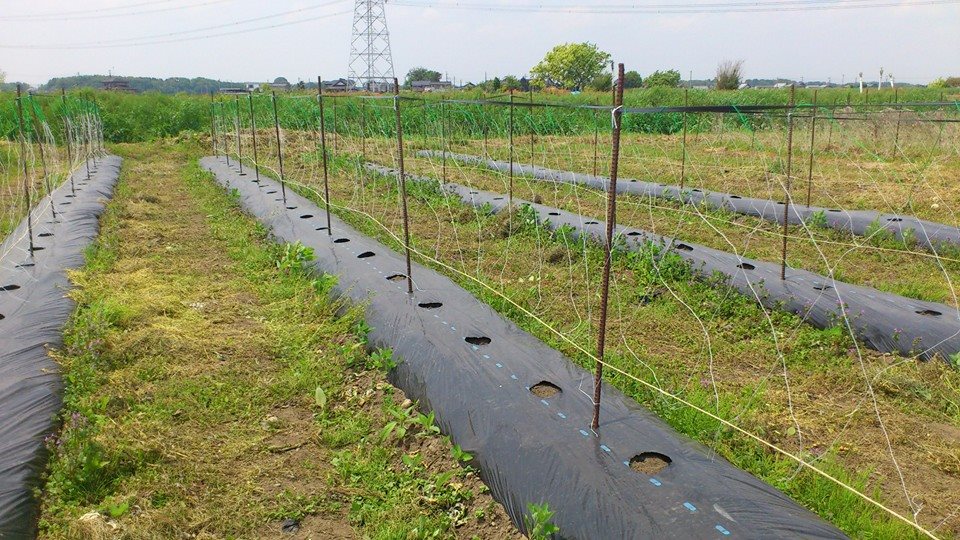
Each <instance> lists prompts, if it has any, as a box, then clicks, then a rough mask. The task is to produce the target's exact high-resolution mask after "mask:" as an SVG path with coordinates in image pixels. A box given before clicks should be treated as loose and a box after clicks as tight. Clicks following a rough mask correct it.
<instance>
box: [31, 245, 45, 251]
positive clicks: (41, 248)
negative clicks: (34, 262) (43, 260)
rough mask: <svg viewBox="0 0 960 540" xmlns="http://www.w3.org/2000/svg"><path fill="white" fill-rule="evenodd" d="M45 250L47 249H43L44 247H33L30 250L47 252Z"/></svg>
mask: <svg viewBox="0 0 960 540" xmlns="http://www.w3.org/2000/svg"><path fill="white" fill-rule="evenodd" d="M45 249H47V248H45V247H43V246H33V247H32V248H30V251H43V250H45Z"/></svg>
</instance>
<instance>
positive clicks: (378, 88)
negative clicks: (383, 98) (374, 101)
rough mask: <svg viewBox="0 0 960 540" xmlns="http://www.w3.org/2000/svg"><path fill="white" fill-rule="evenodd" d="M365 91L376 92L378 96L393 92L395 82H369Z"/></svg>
mask: <svg viewBox="0 0 960 540" xmlns="http://www.w3.org/2000/svg"><path fill="white" fill-rule="evenodd" d="M364 90H366V91H367V92H376V93H378V94H383V93H386V92H393V82H388V81H367V84H366V85H365V86H364Z"/></svg>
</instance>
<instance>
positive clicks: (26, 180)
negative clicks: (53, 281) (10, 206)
mask: <svg viewBox="0 0 960 540" xmlns="http://www.w3.org/2000/svg"><path fill="white" fill-rule="evenodd" d="M22 100H23V97H22V96H21V94H20V84H19V83H17V128H18V129H19V131H20V162H21V163H23V188H24V190H23V191H24V194H25V195H26V198H27V234H28V236H29V239H30V240H29V241H30V253H31V254H33V252H34V251H35V250H34V245H33V203H31V202H30V170H29V169H28V168H27V136H26V133H25V131H24V128H23V101H22Z"/></svg>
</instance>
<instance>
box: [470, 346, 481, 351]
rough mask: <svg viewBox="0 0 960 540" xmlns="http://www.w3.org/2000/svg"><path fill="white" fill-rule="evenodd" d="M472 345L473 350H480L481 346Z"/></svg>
mask: <svg viewBox="0 0 960 540" xmlns="http://www.w3.org/2000/svg"><path fill="white" fill-rule="evenodd" d="M471 347H473V350H475V351H479V350H480V347H477V346H476V345H471Z"/></svg>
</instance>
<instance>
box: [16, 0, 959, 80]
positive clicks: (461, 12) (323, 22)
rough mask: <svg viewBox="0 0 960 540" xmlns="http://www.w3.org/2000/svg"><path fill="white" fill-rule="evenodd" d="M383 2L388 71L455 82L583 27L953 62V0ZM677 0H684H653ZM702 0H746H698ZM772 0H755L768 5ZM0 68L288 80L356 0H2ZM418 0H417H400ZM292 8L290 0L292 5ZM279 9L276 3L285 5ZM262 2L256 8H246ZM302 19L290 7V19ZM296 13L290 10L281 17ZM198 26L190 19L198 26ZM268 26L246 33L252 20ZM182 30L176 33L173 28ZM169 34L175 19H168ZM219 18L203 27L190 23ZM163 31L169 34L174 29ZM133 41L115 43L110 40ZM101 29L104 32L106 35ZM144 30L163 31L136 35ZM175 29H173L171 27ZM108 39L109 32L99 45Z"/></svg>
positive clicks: (709, 42)
mask: <svg viewBox="0 0 960 540" xmlns="http://www.w3.org/2000/svg"><path fill="white" fill-rule="evenodd" d="M396 1H397V2H398V3H400V4H403V5H398V4H392V3H391V2H390V1H389V0H388V2H387V8H386V10H387V22H388V26H389V30H390V39H391V46H392V50H393V59H394V68H395V72H396V75H397V76H398V77H400V78H401V79H402V78H403V75H404V74H406V72H407V71H408V70H409V69H411V68H413V67H417V66H424V67H427V68H430V69H435V70H437V71H440V72H442V73H447V74H449V76H450V77H455V78H456V79H457V80H458V82H459V81H461V80H462V81H474V82H478V81H482V80H483V79H484V77H485V76H486V77H490V78H493V77H494V76H495V75H500V76H503V75H505V74H515V75H524V74H526V73H528V72H529V70H530V68H531V67H532V66H534V65H536V63H537V62H538V61H539V60H540V59H541V58H542V57H543V55H544V54H545V53H546V52H547V51H548V50H549V49H550V48H551V47H553V46H554V45H557V44H560V43H565V42H580V41H589V42H593V43H596V44H597V45H598V46H599V47H600V48H601V49H603V50H605V51H607V52H609V53H610V54H611V55H612V56H613V58H614V59H615V60H616V61H618V62H623V63H624V64H625V65H626V69H628V70H636V71H638V72H640V74H641V75H645V74H647V73H650V72H652V71H654V70H657V69H677V70H678V71H680V72H681V74H682V75H683V78H684V79H686V78H688V77H689V76H690V75H691V73H692V77H693V78H694V79H709V78H711V77H713V74H714V71H715V69H716V66H717V64H718V63H719V62H721V61H723V60H726V59H733V60H736V59H742V60H743V61H744V74H745V76H746V77H747V78H776V77H783V78H791V79H796V80H801V79H802V80H806V81H812V80H823V81H826V80H828V79H830V80H832V81H833V82H837V83H839V82H841V81H846V82H850V81H852V80H855V79H856V76H857V73H858V72H861V71H862V72H864V74H865V78H866V79H867V80H876V79H877V78H878V76H879V70H880V68H881V67H883V68H884V69H885V73H888V74H889V73H892V74H893V75H894V77H895V79H896V80H897V81H898V82H906V83H916V84H919V83H926V82H929V81H930V80H932V79H934V78H937V77H941V76H948V75H960V1H958V0H939V1H940V2H947V3H939V4H935V5H911V3H912V2H918V1H923V0H791V1H793V2H794V3H795V4H803V3H805V2H823V1H835V2H836V1H839V2H841V3H842V2H859V3H868V4H880V3H887V4H897V5H896V6H895V7H883V8H881V7H871V8H869V9H838V10H824V11H789V12H783V11H780V12H767V13H693V14H689V13H685V14H670V13H619V14H605V13H569V12H538V11H522V12H504V11H496V10H491V9H482V10H473V9H460V8H456V7H454V5H456V4H458V0H396ZM464 1H465V2H466V3H468V4H472V5H476V4H478V3H479V4H482V5H507V6H510V5H512V6H515V5H520V4H523V5H534V4H540V5H552V6H557V5H576V6H594V7H595V6H603V5H606V6H609V5H611V4H615V5H636V6H649V5H651V3H650V2H647V3H643V2H629V0H560V1H556V2H554V1H550V0H515V1H503V0H473V2H469V1H466V0H464ZM653 1H654V2H656V3H657V4H659V5H664V4H665V3H669V4H670V5H684V4H685V3H684V2H681V1H680V0H653ZM693 1H695V2H697V3H698V4H705V3H718V2H722V3H729V2H731V1H734V2H737V1H740V2H742V1H743V0H693ZM782 1H783V0H756V2H755V3H759V4H768V3H770V2H773V3H777V2H782ZM3 3H4V7H3V10H2V11H0V70H2V71H5V72H6V74H7V81H8V82H10V81H24V82H28V83H31V84H39V83H44V82H46V81H47V80H48V79H50V78H51V77H58V76H68V75H76V74H77V73H82V74H107V73H108V72H112V73H113V74H119V75H126V76H152V77H164V78H165V77H174V76H180V77H210V78H213V79H222V80H231V81H267V80H273V79H274V78H276V77H279V76H283V77H286V78H287V79H289V80H290V81H291V82H295V81H297V80H301V79H302V80H315V79H316V77H317V75H318V74H319V75H323V78H324V79H333V78H336V77H340V76H346V75H347V64H348V59H349V53H350V37H351V35H350V32H351V26H352V9H353V4H354V2H353V0H271V1H269V2H266V1H263V0H127V1H121V0H81V1H77V0H74V1H70V2H67V1H65V0H31V1H30V2H13V1H12V0H5V1H4V2H3ZM410 4H418V5H410ZM295 10H299V11H295ZM291 11H295V12H293V13H288V14H286V15H280V16H274V17H270V16H271V15H277V14H279V13H282V12H291ZM261 17H270V18H266V19H261V20H259V21H255V22H243V21H246V20H249V19H255V18H261ZM298 21H299V22H298ZM290 23H295V24H290ZM211 26H220V27H219V28H214V29H208V30H204V31H198V32H192V33H183V32H189V31H191V30H196V29H200V28H205V27H211ZM264 26H276V27H274V28H266V29H262V30H258V31H253V32H245V30H247V29H250V28H256V27H264ZM178 32H179V33H178ZM175 33H178V34H175ZM216 33H229V34H230V35H223V36H218V37H210V38H207V39H200V40H191V41H182V40H183V38H185V37H193V36H205V35H209V34H216ZM170 34H174V35H170ZM127 39H129V40H130V41H128V42H122V43H120V45H121V46H116V45H117V44H118V42H117V40H127ZM107 40H113V43H108V42H107ZM145 41H154V42H157V41H167V43H153V44H146V45H141V44H140V43H143V42H145ZM170 41H173V42H170ZM103 45H112V46H109V47H104V46H103Z"/></svg>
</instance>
